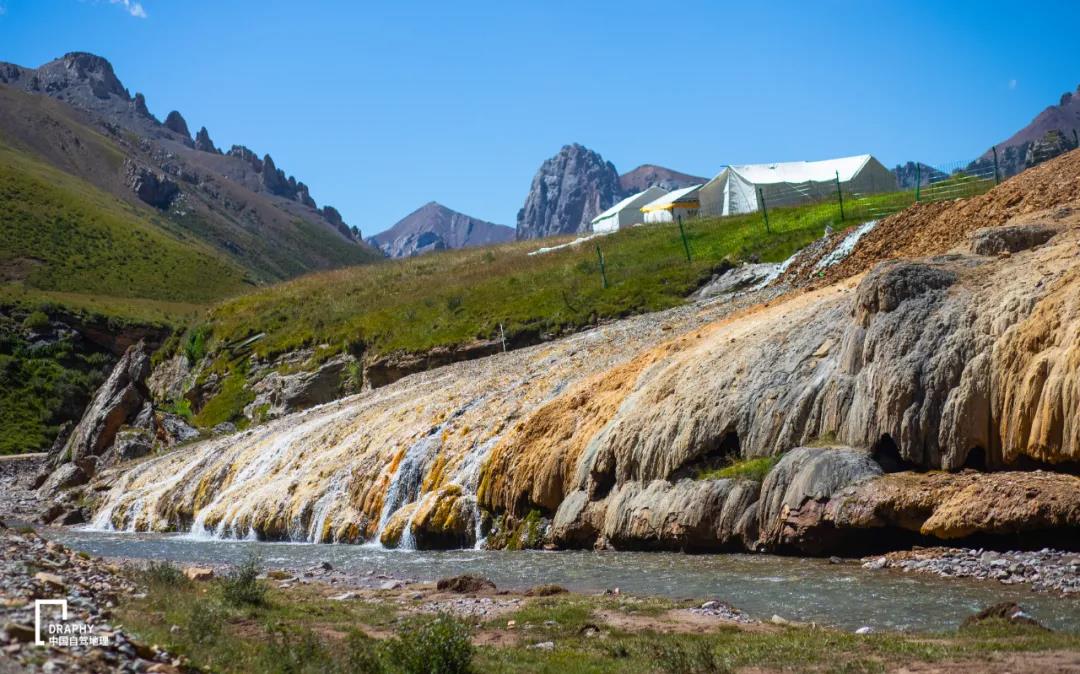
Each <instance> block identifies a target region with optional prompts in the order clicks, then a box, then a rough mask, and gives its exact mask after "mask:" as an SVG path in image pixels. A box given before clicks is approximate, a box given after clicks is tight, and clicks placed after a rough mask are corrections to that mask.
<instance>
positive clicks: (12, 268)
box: [0, 145, 245, 303]
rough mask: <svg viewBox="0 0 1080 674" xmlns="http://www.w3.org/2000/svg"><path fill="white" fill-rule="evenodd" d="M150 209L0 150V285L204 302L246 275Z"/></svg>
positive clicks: (232, 289)
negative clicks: (169, 227) (170, 228)
mask: <svg viewBox="0 0 1080 674" xmlns="http://www.w3.org/2000/svg"><path fill="white" fill-rule="evenodd" d="M155 217H156V216H155V215H154V214H152V213H150V212H149V211H148V209H139V208H137V207H135V206H132V205H130V204H127V203H125V202H122V201H120V200H119V199H116V198H115V197H112V196H111V195H108V194H106V193H104V192H102V191H100V190H98V189H96V188H94V187H93V186H91V185H90V184H88V183H86V182H85V181H82V180H79V179H78V178H76V177H74V176H71V175H69V174H67V173H64V172H62V171H60V170H58V169H56V168H53V167H52V166H50V165H48V164H45V163H44V162H40V161H37V160H35V159H33V158H31V157H29V156H28V155H27V154H25V153H22V152H19V151H16V150H14V149H12V148H10V147H7V146H2V145H0V229H2V230H3V232H4V237H3V240H2V241H0V279H2V280H3V281H5V282H8V283H18V284H20V285H22V286H25V287H28V288H33V289H38V290H50V291H60V292H68V293H79V294H88V295H108V296H114V297H139V298H148V299H156V300H167V301H185V302H198V303H205V302H210V301H212V300H216V299H219V298H221V297H223V296H225V295H228V294H230V293H235V292H237V291H239V290H241V289H242V288H243V287H244V286H245V283H244V278H245V274H244V272H243V270H241V269H240V268H239V267H238V266H236V265H234V264H232V263H230V262H228V261H227V260H225V259H223V258H222V257H220V256H218V255H217V254H216V253H214V252H213V251H210V250H209V249H207V248H206V247H204V246H203V245H201V244H199V243H198V242H195V241H191V240H188V241H182V240H180V239H179V238H178V237H176V236H173V235H172V234H169V233H167V232H166V231H164V230H163V229H162V228H161V227H158V226H157V225H156V224H155V223H154V222H153V219H154V218H155Z"/></svg>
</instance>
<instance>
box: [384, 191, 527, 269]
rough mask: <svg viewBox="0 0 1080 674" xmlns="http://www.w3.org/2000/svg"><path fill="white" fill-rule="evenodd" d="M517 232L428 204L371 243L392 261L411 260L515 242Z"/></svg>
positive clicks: (434, 202)
mask: <svg viewBox="0 0 1080 674" xmlns="http://www.w3.org/2000/svg"><path fill="white" fill-rule="evenodd" d="M513 238H514V230H513V229H512V228H510V227H507V226H506V225H496V224H494V223H491V222H486V221H484V220H480V219H477V218H474V217H472V216H469V215H465V214H464V213H458V212H457V211H455V210H452V209H450V208H447V207H446V206H443V205H442V204H440V203H438V202H437V201H429V202H427V203H426V204H424V205H423V206H421V207H420V208H418V209H416V210H415V211H413V212H412V213H410V214H408V215H406V216H405V217H404V218H402V219H401V220H399V221H398V222H396V223H395V224H394V226H393V227H391V228H390V229H388V230H386V231H385V232H382V233H380V234H376V235H375V236H373V237H371V238H370V239H368V243H370V244H372V245H374V246H377V247H378V248H379V249H380V250H382V251H383V252H384V253H385V254H386V255H388V256H390V257H410V256H412V255H419V254H421V253H428V252H432V251H436V250H446V249H448V248H467V247H470V246H486V245H491V244H496V243H503V242H505V241H512V240H513Z"/></svg>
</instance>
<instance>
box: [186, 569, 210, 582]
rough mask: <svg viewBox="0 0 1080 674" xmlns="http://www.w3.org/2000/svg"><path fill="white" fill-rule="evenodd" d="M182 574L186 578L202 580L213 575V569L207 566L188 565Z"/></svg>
mask: <svg viewBox="0 0 1080 674" xmlns="http://www.w3.org/2000/svg"><path fill="white" fill-rule="evenodd" d="M184 575H185V576H186V577H187V579H188V580H194V581H204V580H210V579H212V578H213V577H214V570H213V569H211V568H209V567H202V566H189V567H187V568H186V569H184Z"/></svg>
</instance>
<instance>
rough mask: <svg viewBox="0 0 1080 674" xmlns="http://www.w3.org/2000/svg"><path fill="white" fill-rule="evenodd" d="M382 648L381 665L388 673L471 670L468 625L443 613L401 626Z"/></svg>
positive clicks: (433, 673) (442, 673)
mask: <svg viewBox="0 0 1080 674" xmlns="http://www.w3.org/2000/svg"><path fill="white" fill-rule="evenodd" d="M384 649H385V650H384V653H383V664H384V666H385V667H386V669H387V670H389V671H391V672H401V673H402V674H461V673H464V672H469V671H471V670H472V658H473V646H472V642H471V641H470V640H469V626H468V625H466V624H465V623H463V622H462V621H460V620H458V619H457V618H455V617H453V616H451V615H449V614H446V613H441V614H439V615H438V616H437V617H435V618H433V619H429V620H426V621H422V622H411V623H408V624H406V625H404V626H403V627H402V628H401V629H400V630H398V633H397V636H395V637H394V638H393V639H390V640H388V641H387V642H386V644H385V646H384Z"/></svg>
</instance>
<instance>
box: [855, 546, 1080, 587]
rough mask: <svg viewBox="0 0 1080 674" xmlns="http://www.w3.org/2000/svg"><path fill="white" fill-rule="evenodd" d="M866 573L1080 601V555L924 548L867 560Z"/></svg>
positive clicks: (1074, 553)
mask: <svg viewBox="0 0 1080 674" xmlns="http://www.w3.org/2000/svg"><path fill="white" fill-rule="evenodd" d="M863 567H864V568H867V569H899V570H901V571H904V572H908V571H914V572H918V573H933V574H935V575H938V576H942V577H945V578H977V579H979V580H996V581H998V582H999V583H1003V584H1005V585H1015V584H1027V585H1030V586H1031V589H1033V590H1036V591H1039V592H1050V593H1054V594H1060V595H1068V596H1076V597H1080V553H1076V552H1063V551H1060V550H1050V549H1049V548H1044V549H1042V550H1038V551H1033V552H995V551H992V550H983V549H981V548H979V549H974V550H971V549H965V548H924V549H916V550H903V551H898V552H890V553H889V554H886V555H882V556H877V557H866V558H864V559H863Z"/></svg>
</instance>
